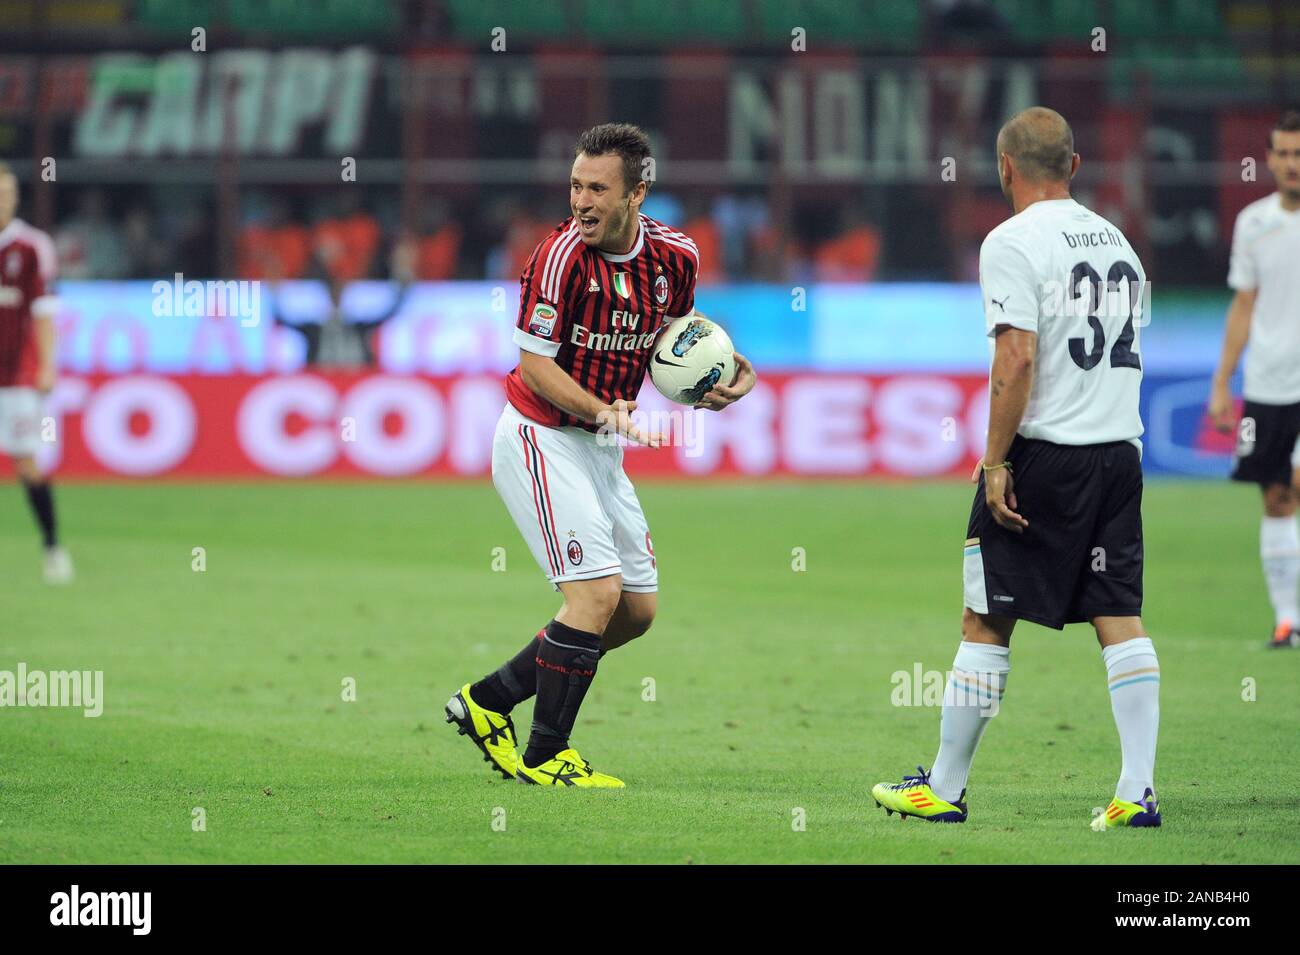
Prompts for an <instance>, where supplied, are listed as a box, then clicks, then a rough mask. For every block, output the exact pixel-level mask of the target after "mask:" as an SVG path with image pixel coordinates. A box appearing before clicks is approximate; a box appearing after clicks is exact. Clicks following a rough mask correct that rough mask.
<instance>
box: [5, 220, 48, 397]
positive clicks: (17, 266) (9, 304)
mask: <svg viewBox="0 0 1300 955" xmlns="http://www.w3.org/2000/svg"><path fill="white" fill-rule="evenodd" d="M54 263H55V260H54V243H53V242H52V241H50V237H49V236H48V235H46V234H45V233H44V232H42V231H41V230H40V229H37V228H34V227H33V226H30V225H28V224H27V223H26V222H24V221H23V220H21V219H11V220H10V222H9V224H8V225H7V226H5V227H4V228H3V229H0V388H12V387H15V386H17V387H32V386H33V385H35V384H36V370H37V365H38V361H39V355H38V354H37V351H36V337H35V335H33V334H32V315H33V314H42V313H44V314H48V313H50V312H52V311H53V306H54V297H53V295H52V294H51V289H52V286H53V283H54V272H55V264H54Z"/></svg>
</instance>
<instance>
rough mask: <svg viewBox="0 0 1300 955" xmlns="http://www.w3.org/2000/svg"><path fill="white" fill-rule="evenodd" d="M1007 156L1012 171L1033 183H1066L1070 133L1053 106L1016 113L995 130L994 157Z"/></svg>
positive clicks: (1071, 141) (1069, 167) (1069, 168)
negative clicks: (996, 132) (995, 150)
mask: <svg viewBox="0 0 1300 955" xmlns="http://www.w3.org/2000/svg"><path fill="white" fill-rule="evenodd" d="M1003 154H1005V155H1007V156H1010V157H1011V162H1012V164H1013V165H1014V166H1015V169H1016V173H1017V174H1018V175H1019V176H1021V177H1022V178H1024V179H1028V180H1031V181H1034V182H1069V181H1070V173H1071V172H1072V171H1073V166H1074V132H1073V131H1072V130H1071V129H1070V124H1069V123H1067V122H1066V121H1065V117H1064V116H1062V115H1061V114H1060V113H1058V112H1057V111H1056V110H1054V109H1048V108H1047V107H1045V106H1033V107H1030V108H1029V109H1026V110H1022V111H1021V112H1019V113H1016V115H1015V116H1012V117H1011V118H1010V119H1009V120H1007V122H1006V125H1005V126H1003V127H1002V129H1001V130H1000V131H999V132H998V157H999V160H1000V159H1001V157H1002V155H1003Z"/></svg>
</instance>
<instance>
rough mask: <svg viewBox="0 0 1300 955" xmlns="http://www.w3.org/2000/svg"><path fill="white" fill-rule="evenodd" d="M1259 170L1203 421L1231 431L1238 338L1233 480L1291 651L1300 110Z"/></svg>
mask: <svg viewBox="0 0 1300 955" xmlns="http://www.w3.org/2000/svg"><path fill="white" fill-rule="evenodd" d="M1268 168H1269V171H1270V172H1272V174H1273V177H1274V179H1276V180H1277V191H1276V192H1274V193H1273V194H1272V195H1270V196H1266V197H1264V198H1263V199H1260V200H1259V201H1257V202H1252V203H1251V204H1250V205H1248V206H1246V208H1244V209H1242V210H1241V212H1240V213H1238V215H1237V223H1236V226H1235V227H1234V228H1233V230H1232V258H1231V261H1230V263H1229V270H1228V285H1229V287H1231V288H1232V289H1234V290H1235V291H1236V294H1235V295H1234V296H1233V298H1232V304H1231V305H1230V306H1229V308H1228V320H1227V329H1226V331H1225V333H1224V336H1223V355H1222V357H1221V358H1220V359H1219V367H1218V369H1217V370H1216V371H1215V373H1214V383H1213V385H1212V388H1211V392H1210V409H1209V410H1210V416H1211V418H1213V419H1214V423H1215V426H1216V427H1218V428H1219V430H1221V431H1224V432H1228V431H1232V430H1233V427H1234V425H1235V423H1236V422H1235V420H1234V419H1235V415H1234V414H1233V405H1232V394H1231V392H1230V391H1229V387H1228V386H1229V382H1231V380H1232V376H1233V374H1234V373H1235V372H1236V370H1237V361H1238V359H1239V358H1240V357H1241V352H1242V349H1244V348H1245V347H1246V342H1247V341H1249V342H1250V351H1249V352H1247V353H1246V369H1245V382H1244V385H1243V387H1242V395H1243V397H1244V398H1245V399H1246V400H1245V406H1244V407H1243V408H1242V413H1241V428H1240V431H1239V433H1238V435H1237V454H1236V466H1235V468H1234V470H1233V473H1232V478H1233V480H1234V481H1249V482H1251V483H1253V484H1258V485H1259V487H1260V490H1261V491H1262V492H1263V496H1264V517H1263V519H1262V521H1261V522H1260V527H1259V554H1260V560H1261V561H1262V563H1263V565H1264V579H1265V581H1266V582H1267V584H1268V595H1269V599H1270V601H1271V602H1272V604H1273V636H1272V639H1271V641H1270V642H1269V646H1272V647H1295V646H1300V629H1298V628H1300V609H1298V608H1297V597H1296V585H1297V583H1300V533H1297V530H1296V517H1295V513H1296V502H1297V499H1298V495H1300V491H1298V489H1300V112H1295V111H1292V112H1288V113H1286V114H1285V115H1283V116H1282V118H1281V119H1279V120H1278V122H1277V125H1276V126H1274V127H1273V130H1272V132H1271V133H1270V134H1269V143H1268Z"/></svg>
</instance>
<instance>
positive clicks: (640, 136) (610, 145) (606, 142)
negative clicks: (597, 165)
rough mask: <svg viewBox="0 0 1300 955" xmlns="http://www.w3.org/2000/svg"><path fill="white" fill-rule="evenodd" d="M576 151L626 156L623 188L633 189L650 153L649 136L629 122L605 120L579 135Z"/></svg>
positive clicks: (629, 190)
mask: <svg viewBox="0 0 1300 955" xmlns="http://www.w3.org/2000/svg"><path fill="white" fill-rule="evenodd" d="M573 152H574V155H575V156H577V155H581V154H582V153H586V154H587V155H588V156H607V155H609V154H610V153H614V154H616V155H618V156H619V157H620V158H621V159H622V160H623V186H624V191H626V192H631V191H632V190H633V189H635V188H636V184H637V183H638V182H640V181H641V174H642V172H643V170H644V168H645V161H646V159H648V158H649V156H650V137H649V136H647V135H646V134H645V133H644V132H643V131H642V130H641V127H639V126H633V125H632V124H630V123H602V124H601V125H599V126H593V127H591V129H589V130H587V131H586V132H585V133H583V134H582V135H581V136H579V137H578V142H577V144H576V145H575V146H574V147H573Z"/></svg>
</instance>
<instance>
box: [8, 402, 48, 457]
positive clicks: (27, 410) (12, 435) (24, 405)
mask: <svg viewBox="0 0 1300 955" xmlns="http://www.w3.org/2000/svg"><path fill="white" fill-rule="evenodd" d="M40 446H41V393H40V392H39V391H37V390H36V389H35V388H0V453H4V454H7V455H9V456H10V457H14V458H29V457H32V456H33V455H35V454H36V451H37V449H38V448H39V447H40Z"/></svg>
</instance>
